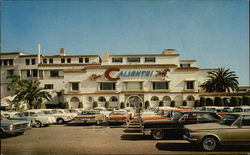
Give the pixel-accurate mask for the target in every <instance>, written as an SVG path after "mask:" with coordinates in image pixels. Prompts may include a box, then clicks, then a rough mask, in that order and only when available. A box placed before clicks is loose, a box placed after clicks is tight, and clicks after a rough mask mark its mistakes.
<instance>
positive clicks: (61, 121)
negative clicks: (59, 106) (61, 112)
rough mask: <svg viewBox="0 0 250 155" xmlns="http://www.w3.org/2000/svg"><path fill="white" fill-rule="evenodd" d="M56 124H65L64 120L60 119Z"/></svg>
mask: <svg viewBox="0 0 250 155" xmlns="http://www.w3.org/2000/svg"><path fill="white" fill-rule="evenodd" d="M56 122H57V123H58V124H63V123H64V120H63V119H62V118H58V119H57V120H56Z"/></svg>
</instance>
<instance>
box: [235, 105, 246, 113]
mask: <svg viewBox="0 0 250 155" xmlns="http://www.w3.org/2000/svg"><path fill="white" fill-rule="evenodd" d="M233 112H250V106H238V107H234V108H233Z"/></svg>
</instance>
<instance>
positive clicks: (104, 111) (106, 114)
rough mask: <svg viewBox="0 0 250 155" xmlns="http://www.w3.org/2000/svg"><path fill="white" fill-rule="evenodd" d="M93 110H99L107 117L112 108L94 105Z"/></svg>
mask: <svg viewBox="0 0 250 155" xmlns="http://www.w3.org/2000/svg"><path fill="white" fill-rule="evenodd" d="M94 110H98V111H100V113H102V114H103V115H104V116H105V118H106V117H108V116H109V114H110V113H111V112H112V111H114V109H111V108H110V109H107V108H105V107H95V108H94Z"/></svg>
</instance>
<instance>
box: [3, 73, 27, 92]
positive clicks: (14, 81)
mask: <svg viewBox="0 0 250 155" xmlns="http://www.w3.org/2000/svg"><path fill="white" fill-rule="evenodd" d="M6 79H10V83H9V84H8V85H7V89H8V90H12V91H14V93H15V94H16V93H17V92H18V91H19V89H20V88H21V87H22V86H23V85H24V84H25V83H26V82H27V81H26V80H21V78H20V76H19V75H9V76H7V78H6Z"/></svg>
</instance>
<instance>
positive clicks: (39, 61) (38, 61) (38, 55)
mask: <svg viewBox="0 0 250 155" xmlns="http://www.w3.org/2000/svg"><path fill="white" fill-rule="evenodd" d="M40 63H41V47H40V44H37V64H40Z"/></svg>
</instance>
